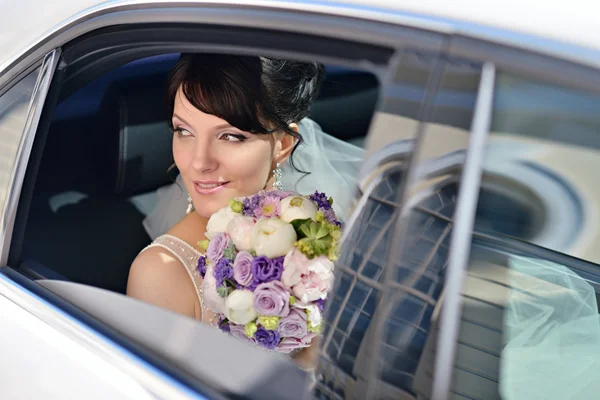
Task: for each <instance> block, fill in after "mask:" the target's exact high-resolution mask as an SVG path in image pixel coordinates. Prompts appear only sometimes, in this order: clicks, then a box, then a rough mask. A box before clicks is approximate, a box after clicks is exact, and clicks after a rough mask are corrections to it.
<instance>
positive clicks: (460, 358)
mask: <svg viewBox="0 0 600 400" xmlns="http://www.w3.org/2000/svg"><path fill="white" fill-rule="evenodd" d="M598 100H600V97H599V96H598V94H595V93H590V92H586V91H584V90H577V89H572V88H569V87H563V86H558V85H555V84H552V83H549V82H542V81H537V80H535V79H531V78H528V77H524V76H517V75H514V74H511V73H508V72H503V71H499V72H498V73H497V76H496V82H495V92H494V103H493V113H492V122H491V129H490V133H489V137H488V141H487V148H486V151H485V154H484V159H483V170H482V185H481V189H480V191H479V201H478V206H477V213H476V218H475V226H474V233H473V240H472V246H471V256H470V262H469V265H468V271H467V275H466V279H465V282H464V289H463V309H462V319H461V328H460V334H459V338H458V352H457V355H456V364H455V365H456V367H455V370H454V371H453V376H454V392H455V393H456V394H457V395H462V396H466V397H468V398H497V397H498V396H502V398H505V399H530V398H543V399H564V398H593V397H595V394H596V393H597V390H598V384H597V383H596V382H597V379H596V378H595V377H594V376H595V374H596V371H597V370H598V367H599V365H600V346H599V345H598V343H600V324H599V319H598V306H597V296H598V293H600V291H599V287H600V279H599V278H600V270H599V267H598V266H597V265H595V264H597V263H599V262H600V247H598V245H597V243H598V242H599V240H598V239H599V238H600V213H599V211H600V208H599V206H600V192H599V191H598V185H597V184H596V180H597V178H596V174H597V173H596V171H597V169H598V167H599V166H600V117H599V116H600V102H599V101H598Z"/></svg>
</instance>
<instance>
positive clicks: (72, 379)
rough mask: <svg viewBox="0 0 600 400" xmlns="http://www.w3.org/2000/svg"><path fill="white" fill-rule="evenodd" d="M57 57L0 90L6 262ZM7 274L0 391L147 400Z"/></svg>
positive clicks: (1, 289) (1, 303)
mask: <svg viewBox="0 0 600 400" xmlns="http://www.w3.org/2000/svg"><path fill="white" fill-rule="evenodd" d="M59 56H60V51H58V50H56V51H52V52H50V53H49V54H47V55H46V57H44V59H43V60H40V61H39V62H37V63H35V64H34V65H33V66H32V68H30V69H29V70H28V71H25V73H23V74H21V75H20V76H18V77H17V79H15V80H13V81H12V82H11V83H9V84H7V85H6V86H5V87H3V88H2V90H0V93H2V94H1V95H0V138H1V141H2V143H1V148H2V163H1V167H0V168H1V171H0V193H1V197H0V204H2V207H1V208H0V210H1V211H0V212H1V213H2V214H1V215H0V218H1V221H2V230H1V232H0V235H1V236H0V241H1V242H0V243H1V244H0V246H1V249H2V252H1V253H0V254H1V256H0V258H1V259H2V262H1V263H2V264H3V265H5V264H6V260H7V257H8V249H9V247H10V240H11V236H12V226H13V223H14V217H15V213H16V207H17V204H18V199H19V192H20V189H21V187H20V183H22V181H23V176H24V174H25V171H24V168H23V166H24V165H25V164H23V163H22V162H21V161H20V160H23V159H25V160H26V159H27V158H28V157H29V154H30V152H31V147H32V144H33V139H34V134H35V132H36V129H37V127H38V123H39V120H40V116H41V112H42V108H43V106H44V103H45V100H46V97H47V94H48V90H49V87H50V84H51V81H52V77H53V75H54V71H55V68H56V65H57V62H58V58H59ZM5 272H6V270H5V269H3V271H2V272H0V320H1V321H2V323H1V325H2V329H0V331H1V333H0V338H1V345H0V347H1V350H0V352H2V355H3V360H4V361H3V362H2V367H1V368H0V388H1V389H0V390H1V392H2V397H4V398H7V399H8V398H34V397H38V396H39V395H40V393H42V392H43V393H44V397H45V398H48V399H64V398H81V397H85V398H97V399H104V398H114V399H133V398H151V397H149V395H148V393H144V392H143V391H142V390H141V389H140V388H139V387H137V385H136V383H135V382H132V380H131V378H130V377H128V376H127V375H126V374H123V373H122V372H121V373H120V372H118V371H116V370H115V369H114V367H112V366H111V365H110V364H109V363H107V362H106V361H104V360H102V359H100V358H98V357H96V356H95V355H93V354H91V353H90V352H89V350H88V349H87V348H86V346H85V345H84V344H82V343H78V342H77V341H74V340H72V339H71V338H69V337H68V336H66V335H64V332H61V331H60V330H58V329H55V328H54V327H51V326H49V325H48V324H47V323H46V322H45V321H44V319H43V318H40V317H39V313H40V312H43V310H44V305H43V304H41V303H43V301H42V300H41V299H39V298H35V296H33V295H32V293H30V292H29V291H27V290H26V289H25V288H24V287H22V286H20V285H18V284H17V283H16V282H14V281H13V280H11V279H9V278H8V277H7V276H6V275H5ZM32 380H33V381H34V382H35V384H34V385H32ZM40 388H43V391H42V390H40ZM126 388H127V389H126Z"/></svg>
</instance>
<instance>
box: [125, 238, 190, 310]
mask: <svg viewBox="0 0 600 400" xmlns="http://www.w3.org/2000/svg"><path fill="white" fill-rule="evenodd" d="M127 295H128V296H131V297H135V298H137V299H140V300H143V301H146V302H148V303H152V304H156V305H158V306H161V307H164V308H168V309H170V310H173V311H175V312H178V313H181V314H185V315H188V316H190V317H194V316H195V312H194V310H195V303H196V302H197V299H196V297H197V296H196V291H195V288H194V284H193V283H192V281H191V279H190V277H189V275H188V273H187V271H186V270H185V267H184V266H183V265H182V264H181V262H180V261H179V260H178V259H177V258H175V257H174V256H173V255H172V254H171V253H170V252H169V251H167V250H166V249H163V248H161V247H151V248H149V249H146V250H145V251H142V252H141V253H140V254H138V256H137V257H136V258H135V260H134V261H133V264H132V265H131V269H130V270H129V279H128V281H127Z"/></svg>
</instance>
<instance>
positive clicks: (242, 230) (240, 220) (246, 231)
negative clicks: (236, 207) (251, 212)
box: [225, 214, 255, 251]
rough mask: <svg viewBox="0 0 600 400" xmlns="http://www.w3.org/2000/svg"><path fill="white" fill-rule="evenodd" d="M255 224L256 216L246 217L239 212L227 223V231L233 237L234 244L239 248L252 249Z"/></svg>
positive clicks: (240, 249)
mask: <svg viewBox="0 0 600 400" xmlns="http://www.w3.org/2000/svg"><path fill="white" fill-rule="evenodd" d="M254 225H255V221H254V218H252V217H245V216H243V215H240V214H237V216H236V217H234V218H233V219H232V220H231V221H230V222H229V224H227V228H226V230H225V232H226V233H227V234H228V235H229V237H231V240H232V241H233V245H234V246H235V247H236V249H237V250H239V251H242V250H250V248H251V244H250V239H251V238H252V236H251V231H252V228H253V227H254Z"/></svg>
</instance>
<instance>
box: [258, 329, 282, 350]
mask: <svg viewBox="0 0 600 400" xmlns="http://www.w3.org/2000/svg"><path fill="white" fill-rule="evenodd" d="M254 340H255V341H256V343H258V344H260V345H261V346H263V347H266V348H267V349H269V350H273V349H275V347H277V344H278V343H279V333H277V331H270V330H268V329H265V328H263V327H262V326H261V327H260V328H258V330H257V331H256V333H255V334H254Z"/></svg>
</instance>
